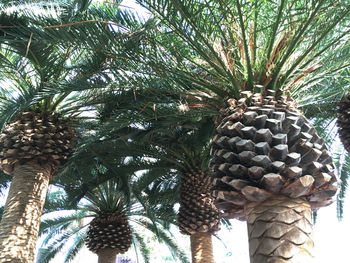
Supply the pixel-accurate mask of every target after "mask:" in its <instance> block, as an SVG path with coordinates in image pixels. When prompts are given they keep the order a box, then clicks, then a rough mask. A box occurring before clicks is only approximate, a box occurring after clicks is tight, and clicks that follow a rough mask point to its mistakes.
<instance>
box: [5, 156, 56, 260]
mask: <svg viewBox="0 0 350 263" xmlns="http://www.w3.org/2000/svg"><path fill="white" fill-rule="evenodd" d="M12 175H13V178H12V183H11V187H10V191H9V194H8V197H7V200H6V204H5V210H4V214H3V217H2V220H1V224H0V251H1V253H0V262H3V263H5V262H11V263H30V262H33V261H34V252H35V247H36V241H37V238H38V232H39V225H40V217H41V213H42V210H43V206H44V203H45V198H46V193H47V189H48V186H49V179H50V175H51V166H50V165H39V164H37V163H36V162H28V163H26V164H24V165H16V166H15V168H14V171H13V174H12Z"/></svg>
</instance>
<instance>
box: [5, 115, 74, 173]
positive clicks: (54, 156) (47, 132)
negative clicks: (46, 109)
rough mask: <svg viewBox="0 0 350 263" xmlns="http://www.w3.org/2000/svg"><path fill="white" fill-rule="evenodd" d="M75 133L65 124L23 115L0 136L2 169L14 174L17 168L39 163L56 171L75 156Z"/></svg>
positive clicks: (46, 117) (46, 116)
mask: <svg viewBox="0 0 350 263" xmlns="http://www.w3.org/2000/svg"><path fill="white" fill-rule="evenodd" d="M73 137H74V134H73V131H72V130H71V129H70V127H69V126H68V125H67V123H66V122H65V121H64V120H61V119H59V118H57V117H56V116H51V115H45V114H41V113H36V112H24V113H22V114H20V115H19V116H18V117H16V118H15V119H14V120H13V121H12V122H11V123H9V124H8V125H7V126H6V127H5V128H4V129H3V132H2V133H1V135H0V149H1V151H0V167H1V169H2V170H3V171H4V172H5V173H8V174H11V173H12V171H13V168H14V166H15V165H16V164H24V163H26V162H28V161H33V160H34V161H36V162H38V163H39V164H43V163H49V164H51V165H52V167H53V168H54V169H55V168H57V167H59V166H60V165H62V164H63V163H64V162H66V160H67V159H68V157H69V156H70V155H71V153H72V139H73Z"/></svg>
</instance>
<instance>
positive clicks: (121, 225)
mask: <svg viewBox="0 0 350 263" xmlns="http://www.w3.org/2000/svg"><path fill="white" fill-rule="evenodd" d="M131 244H132V232H131V229H130V226H129V223H128V221H127V219H126V217H125V216H124V215H121V214H113V213H112V214H104V215H100V216H98V217H95V218H94V219H93V220H92V221H91V222H90V225H89V230H88V232H87V237H86V246H87V247H88V248H89V249H90V250H91V251H92V252H94V253H96V254H98V253H99V252H100V251H102V250H104V249H107V248H108V249H113V250H114V252H115V253H117V254H119V253H124V252H126V251H128V249H129V248H130V246H131Z"/></svg>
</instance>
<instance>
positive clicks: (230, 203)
mask: <svg viewBox="0 0 350 263" xmlns="http://www.w3.org/2000/svg"><path fill="white" fill-rule="evenodd" d="M242 96H243V97H242V99H240V100H239V101H237V100H234V99H231V100H229V103H230V105H231V106H230V107H229V108H227V109H225V110H224V111H223V116H222V119H221V122H220V123H219V125H218V127H217V129H216V133H217V134H216V136H215V137H214V139H213V146H212V155H213V159H212V160H211V165H210V166H211V169H212V171H213V172H214V176H215V180H214V188H213V189H214V192H213V193H214V195H215V196H216V198H217V199H216V205H217V207H218V208H219V209H222V210H224V212H225V216H227V217H231V218H243V217H244V211H243V209H244V206H245V205H247V204H248V203H250V202H264V201H265V200H267V199H269V198H271V197H272V196H278V195H282V196H287V197H289V198H300V197H304V198H305V199H306V200H307V201H308V203H309V204H310V205H311V208H313V209H316V208H319V207H321V206H325V205H328V204H330V203H331V202H332V196H334V195H335V193H336V191H337V188H338V187H337V186H336V185H335V184H334V183H336V182H337V181H338V180H337V178H336V175H335V173H334V165H333V163H332V158H331V156H330V153H329V152H328V151H327V148H326V145H325V142H324V141H323V139H322V138H320V137H319V136H318V135H317V134H316V131H315V128H314V127H313V126H312V125H311V124H310V122H309V121H308V120H307V119H306V118H305V117H304V116H303V115H302V113H301V112H300V111H299V110H297V108H296V105H295V103H294V102H293V101H292V99H290V98H287V97H279V98H277V99H276V98H275V95H274V91H269V93H268V94H267V96H264V95H262V94H254V95H252V94H249V92H244V93H243V94H242Z"/></svg>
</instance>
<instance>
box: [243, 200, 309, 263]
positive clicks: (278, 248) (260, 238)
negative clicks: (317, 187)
mask: <svg viewBox="0 0 350 263" xmlns="http://www.w3.org/2000/svg"><path fill="white" fill-rule="evenodd" d="M244 211H245V215H246V218H247V224H248V235H249V254H250V262H251V263H262V262H271V263H305V262H312V260H313V248H314V243H313V240H312V213H311V209H310V205H309V203H308V202H307V201H306V200H305V198H295V199H291V198H289V197H286V196H275V197H272V198H271V199H269V200H267V201H265V202H262V203H255V202H252V203H249V204H247V205H246V206H245V208H244Z"/></svg>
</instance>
